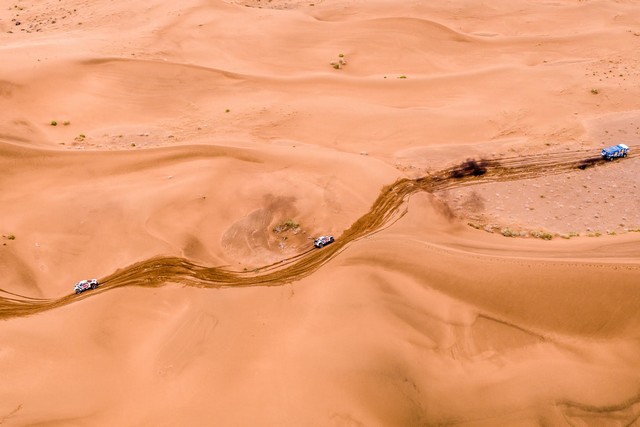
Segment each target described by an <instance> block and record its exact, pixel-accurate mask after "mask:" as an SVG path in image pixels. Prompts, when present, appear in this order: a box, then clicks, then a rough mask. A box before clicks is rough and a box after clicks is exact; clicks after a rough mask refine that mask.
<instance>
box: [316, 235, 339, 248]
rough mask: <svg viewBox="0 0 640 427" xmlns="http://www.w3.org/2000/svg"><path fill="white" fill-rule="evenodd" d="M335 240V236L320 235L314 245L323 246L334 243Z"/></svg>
mask: <svg viewBox="0 0 640 427" xmlns="http://www.w3.org/2000/svg"><path fill="white" fill-rule="evenodd" d="M334 241H335V240H334V239H333V236H320V237H318V238H317V239H316V240H314V241H313V246H315V247H316V248H321V247H323V246H326V245H328V244H329V243H333V242H334Z"/></svg>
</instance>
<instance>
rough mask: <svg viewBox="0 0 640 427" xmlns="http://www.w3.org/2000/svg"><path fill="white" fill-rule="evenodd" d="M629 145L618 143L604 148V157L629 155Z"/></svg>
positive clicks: (610, 158)
mask: <svg viewBox="0 0 640 427" xmlns="http://www.w3.org/2000/svg"><path fill="white" fill-rule="evenodd" d="M628 153H629V147H628V146H626V145H625V144H618V145H614V146H611V147H607V148H603V149H602V153H600V154H602V157H603V158H604V159H606V160H613V159H615V158H616V157H627V154H628Z"/></svg>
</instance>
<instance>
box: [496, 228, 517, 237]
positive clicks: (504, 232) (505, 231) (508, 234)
mask: <svg viewBox="0 0 640 427" xmlns="http://www.w3.org/2000/svg"><path fill="white" fill-rule="evenodd" d="M500 233H501V234H502V235H503V236H504V237H517V236H519V235H520V233H517V232H514V231H513V230H511V229H510V228H503V229H502V230H500Z"/></svg>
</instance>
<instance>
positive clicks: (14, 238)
mask: <svg viewBox="0 0 640 427" xmlns="http://www.w3.org/2000/svg"><path fill="white" fill-rule="evenodd" d="M7 239H9V240H16V236H14V235H13V234H9V235H8V236H7Z"/></svg>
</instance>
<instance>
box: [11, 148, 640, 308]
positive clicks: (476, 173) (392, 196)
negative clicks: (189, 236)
mask: <svg viewBox="0 0 640 427" xmlns="http://www.w3.org/2000/svg"><path fill="white" fill-rule="evenodd" d="M631 148H635V149H638V148H640V145H639V146H635V147H631ZM636 151H637V150H632V151H631V153H632V154H630V157H635V156H637V155H638V154H636ZM591 152H593V151H592V150H574V151H565V152H561V153H550V154H535V155H529V156H521V157H504V158H501V159H499V160H479V161H477V162H476V161H474V160H468V161H467V162H464V163H462V164H461V165H456V166H452V167H449V168H446V169H443V170H441V171H439V172H437V173H435V174H432V175H428V176H425V177H422V178H417V179H409V178H403V179H400V180H398V181H396V182H395V183H393V184H391V185H388V186H386V187H384V188H383V189H382V191H381V192H380V195H379V196H378V198H377V199H376V200H375V202H374V203H373V205H372V207H371V209H370V210H369V212H367V213H366V214H364V215H363V216H361V217H360V218H359V219H358V220H356V221H355V222H354V223H353V224H352V225H351V226H350V227H349V228H348V229H346V230H345V231H344V232H343V233H342V235H341V236H340V237H339V238H337V239H336V241H335V243H333V244H331V245H329V246H326V247H325V248H323V249H322V250H315V249H310V250H308V251H306V252H303V253H300V254H298V255H296V256H293V257H290V258H287V259H284V260H282V261H279V262H277V263H274V264H270V265H267V266H264V267H261V268H258V269H256V270H254V271H251V272H244V271H234V270H231V269H228V268H224V267H207V266H202V265H198V264H195V263H193V262H191V261H189V260H187V259H185V258H179V257H154V258H151V259H148V260H145V261H141V262H138V263H135V264H133V265H130V266H127V267H124V268H121V269H119V270H117V271H116V272H114V273H113V274H111V275H109V276H107V277H104V278H102V279H100V280H99V282H100V287H99V288H98V289H96V290H92V291H91V292H85V293H82V294H79V295H76V294H71V295H67V296H64V297H62V298H57V299H41V298H32V297H28V296H22V295H18V294H15V293H12V292H9V291H6V290H3V289H0V294H1V296H0V319H8V318H12V317H20V316H29V315H32V314H36V313H40V312H44V311H47V310H51V309H54V308H58V307H62V306H65V305H67V304H70V303H72V302H75V301H79V300H80V299H83V298H88V297H91V296H97V295H99V294H101V293H103V292H107V291H109V290H112V289H115V288H121V287H125V286H140V287H149V288H154V287H160V286H163V285H165V284H169V283H175V284H180V285H183V286H193V287H200V288H228V287H248V286H279V285H283V284H286V283H291V282H295V281H298V280H300V279H302V278H304V277H307V276H309V275H310V274H312V273H313V272H315V271H316V270H318V269H319V268H320V267H322V266H323V265H324V264H325V263H327V262H328V261H329V260H331V259H332V258H334V257H335V256H336V255H337V254H339V253H340V252H341V251H343V250H344V249H345V248H346V247H347V245H349V244H351V243H352V242H354V241H357V240H358V239H361V238H363V237H366V236H369V235H371V234H373V233H375V232H377V231H379V230H381V229H382V228H384V227H385V226H388V225H390V224H391V223H393V222H395V221H396V220H398V219H399V218H401V217H402V216H403V215H404V213H405V212H406V211H404V212H402V211H401V209H400V208H401V207H402V206H404V205H405V204H406V203H407V199H408V197H409V196H411V195H412V194H414V193H417V192H422V191H424V192H430V193H434V192H437V191H440V190H447V189H452V188H457V187H461V186H467V185H476V184H482V183H487V182H495V181H513V180H522V179H529V178H536V177H539V176H541V175H543V174H544V175H551V174H562V173H566V172H569V171H574V170H576V169H585V168H588V167H592V166H595V165H597V164H605V163H608V162H607V161H606V160H604V159H602V158H601V157H599V156H598V157H585V155H587V154H589V153H591Z"/></svg>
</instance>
